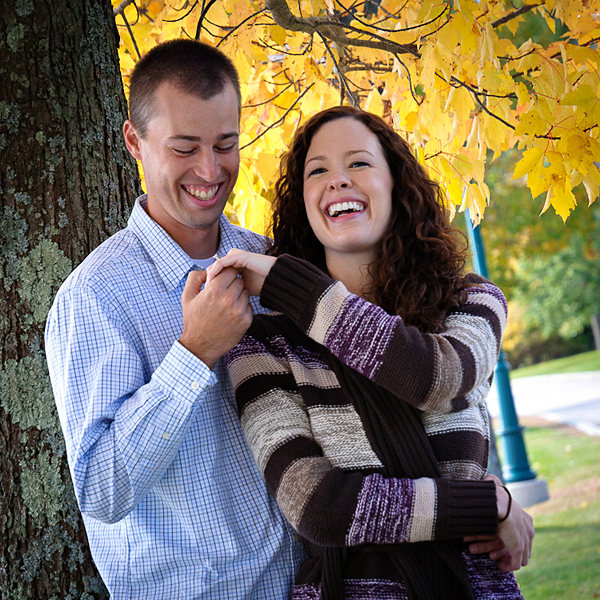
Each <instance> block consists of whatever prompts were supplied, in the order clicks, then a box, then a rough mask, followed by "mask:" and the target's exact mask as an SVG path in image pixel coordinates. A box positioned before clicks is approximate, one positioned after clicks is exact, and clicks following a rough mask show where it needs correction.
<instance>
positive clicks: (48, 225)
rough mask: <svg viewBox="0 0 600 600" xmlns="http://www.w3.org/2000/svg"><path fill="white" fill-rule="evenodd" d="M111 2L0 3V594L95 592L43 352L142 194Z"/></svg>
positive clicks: (98, 588) (9, 598)
mask: <svg viewBox="0 0 600 600" xmlns="http://www.w3.org/2000/svg"><path fill="white" fill-rule="evenodd" d="M117 44H118V36H117V32H116V28H115V24H114V18H113V14H112V8H111V5H110V1H109V0H103V1H98V0H14V1H13V2H4V3H3V6H2V10H1V11H0V56H1V57H2V61H1V63H0V82H1V83H0V277H1V279H2V285H0V305H1V306H2V307H3V308H2V310H1V311H0V598H2V599H3V600H16V599H21V598H38V599H44V598H57V599H58V598H61V599H63V598H69V599H76V598H82V599H83V598H85V599H86V600H90V599H92V598H105V597H106V591H105V589H104V586H103V584H102V582H101V580H100V578H99V577H98V575H97V572H96V570H95V568H94V565H93V563H92V561H91V558H90V556H89V551H88V549H87V541H86V537H85V532H84V529H83V525H82V522H81V519H80V516H79V512H78V509H77V506H76V503H75V500H74V496H73V491H72V486H71V482H70V476H69V470H68V467H67V464H66V457H65V449H64V442H63V439H62V434H61V431H60V426H59V423H58V418H57V415H56V410H55V406H54V401H53V398H52V392H51V389H50V383H49V379H48V372H47V368H46V363H45V356H44V344H43V329H44V323H45V319H46V315H47V312H48V310H49V308H50V305H51V303H52V300H53V297H54V294H55V293H56V290H57V289H58V286H59V285H60V284H61V282H62V281H63V280H64V278H65V277H66V276H67V275H68V273H69V272H70V271H71V269H72V268H73V267H74V266H75V265H76V264H77V263H79V262H80V261H81V260H82V259H83V258H84V257H85V256H86V255H87V254H88V253H89V252H90V250H92V249H93V248H94V247H95V246H97V245H98V244H99V243H100V242H101V241H103V240H104V239H105V238H106V237H107V236H108V235H109V234H111V233H113V232H114V231H115V230H117V229H118V228H120V227H121V226H122V225H123V223H124V221H125V217H126V215H127V214H128V212H129V207H130V206H131V205H132V203H133V200H134V198H135V196H136V195H137V193H138V191H139V178H138V174H137V167H136V165H135V162H134V161H133V160H132V159H131V158H130V157H129V155H128V154H127V152H126V151H125V149H124V145H123V142H122V136H121V127H122V123H123V120H124V118H125V114H126V103H125V97H124V94H123V86H122V83H121V76H120V72H119V65H118V57H117Z"/></svg>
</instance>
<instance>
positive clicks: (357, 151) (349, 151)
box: [304, 148, 373, 166]
mask: <svg viewBox="0 0 600 600" xmlns="http://www.w3.org/2000/svg"><path fill="white" fill-rule="evenodd" d="M360 152H366V153H367V154H370V155H371V156H373V153H372V152H369V151H368V150H366V149H365V148H362V149H360V150H348V152H344V156H352V155H353V154H359V153H360ZM325 158H326V157H325V156H321V155H319V156H313V157H312V158H309V159H308V160H307V161H306V163H305V165H304V166H306V165H307V164H308V163H309V162H310V161H311V160H325Z"/></svg>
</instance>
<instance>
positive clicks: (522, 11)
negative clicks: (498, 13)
mask: <svg viewBox="0 0 600 600" xmlns="http://www.w3.org/2000/svg"><path fill="white" fill-rule="evenodd" d="M543 5H544V3H543V2H540V4H526V5H525V6H522V7H521V8H519V10H515V11H514V12H511V13H509V14H508V15H505V16H504V17H501V18H500V19H496V20H495V21H492V27H494V28H495V27H500V25H504V23H508V22H509V21H512V20H513V19H516V18H517V17H520V16H521V15H524V14H525V13H528V12H529V11H530V10H533V9H534V8H537V7H538V6H543Z"/></svg>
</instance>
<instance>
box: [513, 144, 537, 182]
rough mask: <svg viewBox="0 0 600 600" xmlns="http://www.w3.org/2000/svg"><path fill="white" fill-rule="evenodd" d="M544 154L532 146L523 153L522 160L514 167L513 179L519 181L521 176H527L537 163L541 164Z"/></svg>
mask: <svg viewBox="0 0 600 600" xmlns="http://www.w3.org/2000/svg"><path fill="white" fill-rule="evenodd" d="M543 155H544V152H543V151H542V149H541V148H538V147H536V146H534V147H533V148H529V150H525V152H523V158H522V159H521V160H520V161H519V162H518V163H517V164H516V165H515V171H514V173H513V176H512V178H513V179H520V178H521V177H523V175H527V173H529V172H530V171H531V170H532V169H533V168H534V167H535V166H536V164H537V163H538V162H541V160H542V157H543Z"/></svg>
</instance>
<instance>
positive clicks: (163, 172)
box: [124, 82, 240, 258]
mask: <svg viewBox="0 0 600 600" xmlns="http://www.w3.org/2000/svg"><path fill="white" fill-rule="evenodd" d="M124 133H125V141H126V144H127V147H128V149H129V151H130V152H131V154H132V155H133V156H134V157H135V158H137V159H139V160H141V161H142V166H143V168H144V177H145V181H146V190H147V196H148V200H147V204H146V211H147V212H148V214H149V215H150V216H151V217H152V218H153V219H154V220H155V221H156V222H157V223H158V224H159V225H160V226H161V227H163V229H165V230H166V231H167V233H168V234H169V235H170V236H171V237H172V238H173V239H174V240H175V241H176V242H177V243H178V244H179V245H180V246H181V247H182V248H183V249H184V250H186V251H187V252H188V253H193V254H199V253H200V254H206V255H207V256H208V255H210V254H211V253H214V252H215V250H216V243H217V242H216V240H218V221H219V217H220V215H221V213H222V212H223V209H224V207H225V203H226V202H227V199H228V197H229V194H230V193H231V191H232V190H233V187H234V185H235V182H236V180H237V176H238V170H239V163H240V157H239V106H238V99H237V95H236V93H235V90H234V88H233V86H232V85H231V84H230V83H228V84H227V85H226V87H225V89H224V90H223V91H222V92H221V93H220V94H217V95H216V96H214V97H213V98H210V99H208V100H202V99H201V98H199V97H197V96H194V95H191V94H188V93H186V92H183V91H181V90H180V89H178V88H177V87H176V86H175V85H173V84H171V83H169V82H165V83H163V84H161V85H160V86H159V87H158V89H157V90H156V92H155V95H154V102H153V110H152V116H151V117H150V120H149V121H148V126H147V133H146V136H145V138H143V139H142V138H140V137H139V135H138V134H137V132H136V131H135V129H134V128H133V125H132V124H131V123H130V122H129V121H128V122H127V123H126V124H125V128H124ZM199 240H207V244H206V246H207V247H206V251H204V250H198V248H199V247H200V246H201V245H202V244H199ZM194 258H203V257H202V256H194Z"/></svg>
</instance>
